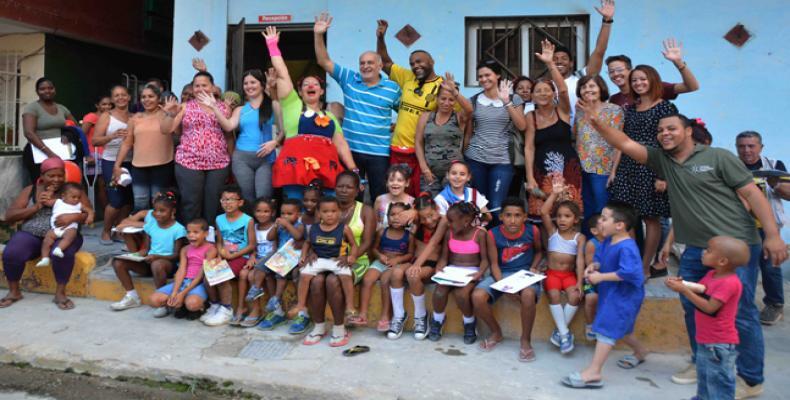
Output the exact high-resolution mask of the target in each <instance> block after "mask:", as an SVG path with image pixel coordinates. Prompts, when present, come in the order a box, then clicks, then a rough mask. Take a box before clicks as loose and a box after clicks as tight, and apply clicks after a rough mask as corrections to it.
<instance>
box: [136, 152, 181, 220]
mask: <svg viewBox="0 0 790 400" xmlns="http://www.w3.org/2000/svg"><path fill="white" fill-rule="evenodd" d="M173 167H174V166H173V163H172V162H169V163H167V164H164V165H155V166H153V167H140V168H137V167H134V168H132V169H131V171H130V172H131V174H132V192H133V193H134V210H135V211H140V210H147V209H149V208H151V200H153V198H154V196H156V194H157V193H161V192H164V191H165V190H166V189H169V188H170V187H172V186H173Z"/></svg>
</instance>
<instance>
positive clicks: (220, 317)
mask: <svg viewBox="0 0 790 400" xmlns="http://www.w3.org/2000/svg"><path fill="white" fill-rule="evenodd" d="M232 318H233V310H231V309H230V308H228V307H225V306H218V308H217V311H216V312H215V313H214V315H212V316H210V317H208V318H206V320H205V321H203V323H204V324H206V325H208V326H222V325H225V324H227V323H228V322H230V320H231V319H232Z"/></svg>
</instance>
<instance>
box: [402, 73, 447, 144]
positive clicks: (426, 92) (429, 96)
mask: <svg viewBox="0 0 790 400" xmlns="http://www.w3.org/2000/svg"><path fill="white" fill-rule="evenodd" d="M390 79H392V80H393V81H395V82H397V84H398V86H400V88H401V91H402V92H403V94H402V95H401V98H400V106H399V107H398V122H397V123H396V124H395V133H394V134H393V135H392V145H393V146H395V147H406V148H414V134H415V131H416V130H417V121H418V120H419V119H420V114H422V113H423V111H436V104H437V102H436V101H437V97H438V94H439V86H441V84H442V77H440V76H437V77H436V78H434V79H433V80H431V81H427V82H425V83H424V84H423V85H422V89H421V90H420V93H421V94H419V95H418V94H417V93H414V90H415V89H416V88H417V85H418V84H419V83H418V82H417V78H416V77H415V76H414V73H413V72H411V69H408V68H403V67H401V66H400V65H397V64H392V69H391V70H390Z"/></svg>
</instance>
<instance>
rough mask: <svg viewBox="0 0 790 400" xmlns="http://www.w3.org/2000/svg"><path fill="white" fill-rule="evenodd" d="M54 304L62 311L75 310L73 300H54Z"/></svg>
mask: <svg viewBox="0 0 790 400" xmlns="http://www.w3.org/2000/svg"><path fill="white" fill-rule="evenodd" d="M52 302H53V303H55V305H56V306H57V307H58V309H60V310H62V311H68V310H73V309H74V302H73V301H71V299H66V300H62V301H57V300H55V299H52Z"/></svg>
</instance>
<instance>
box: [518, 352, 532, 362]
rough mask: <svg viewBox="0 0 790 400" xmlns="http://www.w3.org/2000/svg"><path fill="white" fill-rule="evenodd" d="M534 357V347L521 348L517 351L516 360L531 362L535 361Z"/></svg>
mask: <svg viewBox="0 0 790 400" xmlns="http://www.w3.org/2000/svg"><path fill="white" fill-rule="evenodd" d="M535 359H536V357H535V349H528V350H524V349H521V350H519V352H518V360H519V361H521V362H524V363H527V362H533V361H535Z"/></svg>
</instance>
